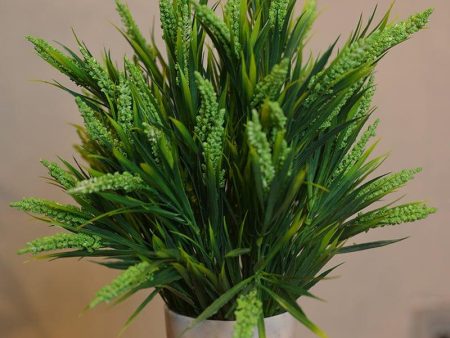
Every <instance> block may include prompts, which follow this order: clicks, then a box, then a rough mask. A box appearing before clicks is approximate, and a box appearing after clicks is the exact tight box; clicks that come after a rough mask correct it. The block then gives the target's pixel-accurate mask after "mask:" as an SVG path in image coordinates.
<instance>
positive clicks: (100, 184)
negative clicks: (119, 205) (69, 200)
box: [68, 171, 146, 194]
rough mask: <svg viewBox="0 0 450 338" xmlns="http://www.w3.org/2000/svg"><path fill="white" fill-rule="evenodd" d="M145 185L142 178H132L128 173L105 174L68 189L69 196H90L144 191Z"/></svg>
mask: <svg viewBox="0 0 450 338" xmlns="http://www.w3.org/2000/svg"><path fill="white" fill-rule="evenodd" d="M145 188H146V185H145V183H144V181H143V180H142V178H140V177H139V176H134V175H132V174H130V173H129V172H127V171H125V172H123V173H118V172H116V173H114V174H109V173H108V174H105V175H102V176H98V177H93V178H90V179H88V180H84V181H80V182H79V183H78V184H77V185H76V187H74V188H73V189H70V190H69V191H68V192H69V193H70V194H92V193H97V192H102V191H106V190H124V191H126V192H131V191H136V190H142V189H145Z"/></svg>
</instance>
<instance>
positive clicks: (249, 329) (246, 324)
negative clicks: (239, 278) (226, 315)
mask: <svg viewBox="0 0 450 338" xmlns="http://www.w3.org/2000/svg"><path fill="white" fill-rule="evenodd" d="M261 313H262V302H261V300H260V299H259V298H258V294H257V292H256V290H252V291H250V292H249V293H247V294H243V295H241V296H239V298H238V299H237V307H236V311H235V313H234V314H235V316H236V323H235V325H234V332H233V338H252V337H253V333H254V331H255V327H256V324H257V323H258V319H259V317H260V315H261Z"/></svg>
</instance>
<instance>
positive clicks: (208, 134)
mask: <svg viewBox="0 0 450 338" xmlns="http://www.w3.org/2000/svg"><path fill="white" fill-rule="evenodd" d="M195 80H196V83H197V88H198V91H199V93H200V98H201V103H200V110H199V114H198V115H197V123H196V125H195V128H194V131H195V134H196V135H197V137H198V138H199V140H200V142H201V144H202V146H203V150H204V156H205V159H206V160H207V161H209V162H210V163H211V165H212V166H213V168H214V169H215V171H216V173H218V174H219V180H220V181H221V180H222V178H221V177H222V176H223V172H222V171H221V163H222V148H223V137H224V132H225V129H224V126H223V124H224V119H225V110H224V109H219V104H218V102H217V95H216V92H215V91H214V87H213V85H212V83H211V82H210V81H208V80H207V79H205V78H203V77H202V75H201V74H200V73H198V72H196V73H195ZM205 167H206V166H205Z"/></svg>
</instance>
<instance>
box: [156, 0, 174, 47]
mask: <svg viewBox="0 0 450 338" xmlns="http://www.w3.org/2000/svg"><path fill="white" fill-rule="evenodd" d="M159 11H160V20H161V28H162V30H163V39H164V40H165V41H166V42H167V43H169V44H175V41H176V32H177V21H176V18H175V14H174V10H173V5H172V2H171V1H170V0H160V1H159Z"/></svg>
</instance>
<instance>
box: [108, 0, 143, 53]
mask: <svg viewBox="0 0 450 338" xmlns="http://www.w3.org/2000/svg"><path fill="white" fill-rule="evenodd" d="M116 10H117V12H118V13H119V15H120V17H121V19H122V23H123V25H124V26H125V28H126V30H127V31H126V33H127V34H128V35H129V36H130V37H132V38H133V39H134V40H136V41H137V42H138V43H139V44H140V45H141V46H146V45H147V41H146V40H145V38H144V37H143V36H142V33H141V31H140V29H139V27H138V26H137V24H136V22H135V21H134V19H133V16H132V15H131V12H130V9H129V8H128V6H127V5H125V4H124V3H123V2H122V1H120V0H116Z"/></svg>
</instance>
